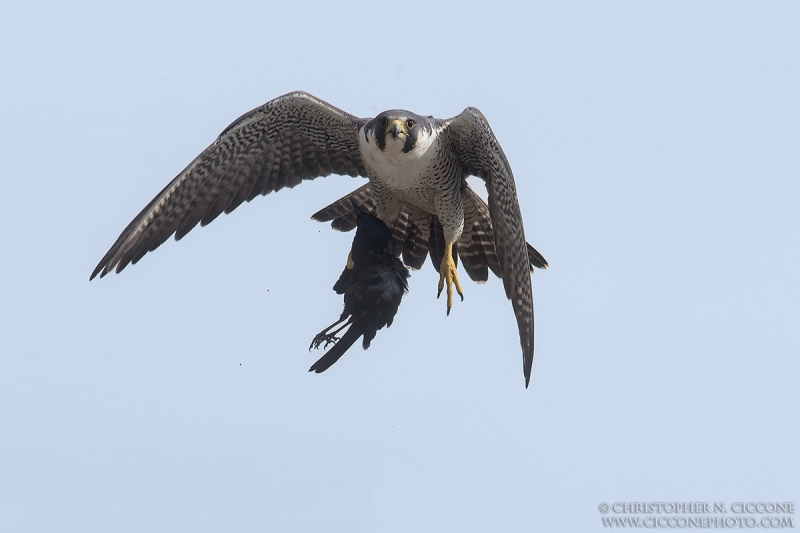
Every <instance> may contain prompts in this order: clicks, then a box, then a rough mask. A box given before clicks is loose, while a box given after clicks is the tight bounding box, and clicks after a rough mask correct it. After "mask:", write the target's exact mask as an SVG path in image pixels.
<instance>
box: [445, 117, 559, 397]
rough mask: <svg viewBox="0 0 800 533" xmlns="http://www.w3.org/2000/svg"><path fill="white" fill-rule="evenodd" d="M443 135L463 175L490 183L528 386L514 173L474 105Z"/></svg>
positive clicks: (523, 247)
mask: <svg viewBox="0 0 800 533" xmlns="http://www.w3.org/2000/svg"><path fill="white" fill-rule="evenodd" d="M443 133H444V134H445V135H447V136H448V139H449V141H450V143H451V144H452V146H453V147H454V150H455V152H456V154H457V155H458V158H459V160H460V162H461V164H462V166H463V168H464V170H465V172H466V173H468V174H470V175H473V176H478V177H479V178H481V179H483V180H484V182H486V189H487V191H488V193H489V215H490V217H491V221H492V230H493V233H494V249H495V251H496V253H497V261H498V263H499V266H500V277H501V278H502V279H503V286H504V287H505V291H506V296H507V297H508V299H510V300H511V306H512V307H513V308H514V314H515V315H516V318H517V326H518V328H519V339H520V344H521V346H522V366H523V372H524V373H525V386H526V387H527V386H528V383H529V382H530V377H531V367H532V366H533V292H532V290H531V274H530V272H531V271H530V267H531V261H530V259H529V257H528V245H527V243H526V241H525V232H524V230H523V228H522V214H521V213H520V209H519V201H518V200H517V188H516V186H515V185H514V175H513V174H512V173H511V167H510V166H509V164H508V160H507V159H506V156H505V154H504V153H503V149H502V148H500V144H499V143H498V142H497V139H496V138H495V136H494V133H492V130H491V128H490V127H489V123H488V122H487V121H486V119H485V118H484V116H483V114H482V113H481V112H480V111H478V110H477V109H475V108H474V107H470V108H467V109H465V110H464V112H463V113H461V114H460V115H458V116H457V117H454V118H452V119H449V120H447V121H445V129H444V130H443ZM537 260H538V258H537ZM536 262H538V261H534V263H536ZM542 262H543V258H542ZM546 264H547V263H546V262H544V265H546Z"/></svg>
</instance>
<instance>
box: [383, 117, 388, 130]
mask: <svg viewBox="0 0 800 533" xmlns="http://www.w3.org/2000/svg"><path fill="white" fill-rule="evenodd" d="M388 125H389V119H387V118H386V117H384V118H382V119H381V128H385V127H386V126H388Z"/></svg>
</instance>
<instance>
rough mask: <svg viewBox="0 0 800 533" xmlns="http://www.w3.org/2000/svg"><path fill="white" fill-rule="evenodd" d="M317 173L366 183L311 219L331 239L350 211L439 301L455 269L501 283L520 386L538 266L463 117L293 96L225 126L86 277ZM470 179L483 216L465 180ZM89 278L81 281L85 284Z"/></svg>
mask: <svg viewBox="0 0 800 533" xmlns="http://www.w3.org/2000/svg"><path fill="white" fill-rule="evenodd" d="M329 174H343V175H350V176H354V177H355V176H362V177H365V178H368V179H369V183H367V184H366V185H363V186H362V187H360V188H359V189H357V190H355V191H354V192H353V193H351V194H350V195H348V197H345V198H343V199H341V200H339V201H337V202H334V203H333V204H331V205H330V206H328V207H327V208H325V209H323V210H321V211H320V212H318V213H316V214H315V215H314V217H313V218H315V219H316V220H321V221H329V220H332V221H333V226H334V227H336V228H338V229H352V228H353V227H354V226H355V217H356V215H355V213H354V207H353V203H355V204H356V205H357V206H359V207H360V208H361V209H363V210H365V211H368V212H370V213H374V214H375V215H376V216H377V217H378V218H380V219H381V220H383V221H384V222H385V223H386V225H387V226H388V227H389V228H390V229H391V231H392V236H393V238H394V240H395V242H396V243H397V246H396V251H397V252H398V253H401V251H402V257H403V261H404V262H405V264H406V265H408V266H409V267H412V268H420V267H421V266H422V264H423V262H424V261H425V256H426V255H428V254H430V256H431V260H432V262H433V265H434V267H435V268H436V269H437V270H438V271H439V274H440V277H439V286H438V289H439V294H441V292H442V289H443V288H445V287H446V288H447V310H448V314H449V311H450V308H451V307H452V305H453V285H455V288H456V291H457V292H458V293H459V295H460V296H461V297H462V299H463V292H462V290H461V284H460V283H459V280H458V274H457V272H456V260H457V259H458V258H460V259H461V264H462V265H463V267H464V270H465V271H466V272H467V274H468V275H469V277H470V278H472V279H473V280H474V281H476V282H479V283H481V282H485V281H486V280H487V279H488V272H489V270H491V271H492V272H493V273H494V274H495V275H496V276H498V277H500V278H501V279H502V280H503V286H504V288H505V293H506V297H507V298H509V299H510V300H511V305H512V307H513V309H514V314H515V316H516V319H517V326H518V329H519V338H520V344H521V346H522V362H523V372H524V375H525V386H526V387H527V386H528V383H529V381H530V374H531V366H532V364H533V293H532V290H531V276H530V275H531V272H532V270H533V268H532V267H539V268H545V267H547V261H545V259H544V257H542V255H541V254H539V252H537V251H536V250H535V249H534V248H533V247H532V246H531V245H530V244H527V243H526V242H525V232H524V230H523V227H522V215H521V213H520V207H519V202H518V200H517V191H516V186H515V184H514V176H513V174H512V173H511V167H510V166H509V164H508V160H507V159H506V156H505V154H504V153H503V150H502V149H501V148H500V143H499V142H498V141H497V139H496V138H495V136H494V134H493V133H492V130H491V128H490V127H489V123H488V122H487V121H486V119H485V118H484V117H483V115H482V114H481V112H480V111H478V110H477V109H475V108H473V107H469V108H467V109H465V110H464V111H463V112H462V113H461V114H460V115H458V116H456V117H453V118H449V119H437V118H433V117H424V116H420V115H417V114H415V113H412V112H410V111H403V110H398V109H394V110H390V111H384V112H383V113H380V114H379V115H378V116H376V117H375V118H372V119H367V118H358V117H355V116H353V115H350V114H348V113H345V112H344V111H342V110H341V109H338V108H336V107H334V106H332V105H330V104H328V103H326V102H323V101H322V100H320V99H318V98H316V97H314V96H312V95H310V94H308V93H304V92H294V93H290V94H287V95H284V96H281V97H279V98H276V99H274V100H272V101H270V102H267V103H266V104H264V105H262V106H260V107H257V108H256V109H254V110H252V111H250V112H248V113H245V114H244V115H242V116H241V117H239V118H238V119H236V120H235V121H234V122H233V123H232V124H231V125H230V126H228V127H227V128H225V130H223V132H222V133H221V134H220V135H219V137H217V139H216V140H215V141H214V142H213V143H211V145H210V146H209V147H208V148H206V149H205V150H203V152H201V153H200V155H198V156H197V157H196V158H195V160H194V161H192V162H191V163H189V166H187V167H186V168H185V169H184V170H183V171H181V173H180V174H178V175H177V176H176V177H175V179H173V180H172V181H171V182H170V183H169V184H168V185H167V186H166V187H165V188H164V189H163V190H162V191H161V192H160V193H158V195H156V197H155V198H153V200H152V201H151V202H150V203H149V204H147V206H146V207H145V208H144V209H143V210H142V212H141V213H139V214H138V215H137V216H136V218H134V219H133V221H132V222H131V223H130V224H129V225H128V227H126V228H125V230H123V232H122V234H121V235H120V236H119V238H118V239H117V241H116V242H115V243H114V245H113V246H112V247H111V249H110V250H109V251H108V253H106V255H105V256H104V257H103V259H101V260H100V263H99V264H98V265H97V267H96V268H95V269H94V272H92V275H91V278H94V277H95V276H97V275H98V274H99V275H100V276H101V277H102V276H104V275H105V274H107V273H108V272H110V271H112V270H116V271H117V272H120V271H121V270H122V269H124V268H125V267H126V266H127V265H128V264H129V263H136V262H137V261H138V260H139V259H141V258H142V257H143V256H144V255H145V254H146V253H147V252H150V251H153V250H155V249H156V248H158V246H159V245H161V244H162V243H163V242H164V241H166V240H167V239H168V238H169V237H170V236H171V235H175V239H176V240H179V239H181V238H182V237H183V236H184V235H186V233H188V232H189V231H190V230H191V229H192V228H194V227H195V226H196V225H197V224H198V223H199V224H200V225H206V224H208V223H209V222H211V221H212V220H214V219H215V218H216V217H217V216H219V215H220V214H221V213H223V212H225V213H230V212H231V211H233V210H234V209H236V208H237V207H238V206H239V205H241V204H242V202H244V201H245V200H247V201H250V200H252V199H253V198H255V197H256V196H258V195H265V194H268V193H270V192H274V191H279V190H281V189H283V188H284V187H294V186H295V185H298V184H299V183H301V182H302V181H303V180H311V179H314V178H317V177H320V176H327V175H329ZM470 175H472V176H478V177H479V178H482V179H483V181H484V182H485V184H486V189H487V191H488V193H489V204H488V206H487V205H486V203H484V202H483V200H482V199H481V198H480V197H479V196H477V195H476V194H475V192H474V191H473V190H472V189H471V188H470V187H469V185H468V184H467V182H466V177H467V176H470ZM91 278H90V279H91Z"/></svg>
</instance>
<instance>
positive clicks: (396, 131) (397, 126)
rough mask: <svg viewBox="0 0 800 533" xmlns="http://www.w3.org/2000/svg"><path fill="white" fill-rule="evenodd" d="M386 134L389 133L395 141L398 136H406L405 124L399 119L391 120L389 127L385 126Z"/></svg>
mask: <svg viewBox="0 0 800 533" xmlns="http://www.w3.org/2000/svg"><path fill="white" fill-rule="evenodd" d="M386 133H390V134H391V135H392V138H394V139H397V137H398V136H399V135H400V134H403V135H406V136H407V135H408V131H407V130H406V125H405V123H404V122H403V121H402V120H399V119H394V120H392V121H391V122H390V123H389V125H388V126H386Z"/></svg>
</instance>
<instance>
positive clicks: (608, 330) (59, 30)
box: [0, 1, 800, 532]
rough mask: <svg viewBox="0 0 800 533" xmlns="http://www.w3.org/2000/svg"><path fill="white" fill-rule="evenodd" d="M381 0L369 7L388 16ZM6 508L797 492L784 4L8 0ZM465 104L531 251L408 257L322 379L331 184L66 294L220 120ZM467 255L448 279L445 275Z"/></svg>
mask: <svg viewBox="0 0 800 533" xmlns="http://www.w3.org/2000/svg"><path fill="white" fill-rule="evenodd" d="M389 5H390V6H391V7H381V6H389ZM0 78H2V80H3V81H2V83H0V102H2V103H0V123H2V126H3V127H2V128H0V146H2V159H3V170H2V174H0V176H2V177H1V178H0V179H1V180H2V181H1V183H2V198H3V199H4V207H3V209H0V227H2V230H0V248H1V249H2V250H3V252H2V254H0V272H2V274H3V275H2V277H0V296H1V298H0V324H1V325H0V331H2V337H1V338H2V345H1V346H2V347H1V348H0V350H1V351H2V354H1V355H0V530H3V531H76V532H90V531H102V532H107V531H115V532H116V531H131V532H140V531H165V532H166V531H168V532H176V531H187V532H202V531H270V530H272V531H346V532H356V531H364V532H394V531H397V532H408V531H421V532H424V531H458V532H468V531H508V532H512V531H514V532H516V531H519V532H530V531H593V530H600V529H604V528H602V524H601V521H600V517H601V514H600V513H599V511H598V505H599V504H600V503H601V502H609V503H613V502H617V501H712V502H714V501H716V502H728V503H732V502H735V501H794V502H797V501H799V500H800V490H799V489H798V487H800V484H798V478H799V477H800V476H799V475H800V459H799V458H798V452H797V450H798V449H800V429H799V428H800V424H798V414H797V405H800V393H799V392H798V376H799V375H800V362H798V353H800V332H799V331H798V330H800V328H798V322H799V321H800V283H798V274H797V273H798V264H800V238H798V223H800V215H799V214H798V203H799V202H800V158H798V147H800V126H799V125H800V103H798V102H799V98H798V95H800V4H798V3H796V2H722V1H719V2H697V1H692V2H616V1H615V2H602V1H601V2H591V3H582V2H550V3H541V2H527V1H525V2H522V1H520V2H480V3H469V2H467V3H464V2H452V3H440V2H432V3H426V2H414V1H406V2H396V3H392V4H379V3H359V2H337V3H327V2H319V3H315V2H309V3H304V4H300V3H296V4H291V5H290V3H288V2H287V3H281V4H279V5H278V4H274V3H270V2H252V3H246V2H233V3H224V5H223V3H220V2H216V3H202V2H201V3H197V2H184V3H169V4H164V3H163V2H139V3H136V5H135V6H134V5H133V4H131V5H130V6H127V7H120V6H117V7H115V6H113V5H110V4H109V3H107V2H69V3H59V2H50V3H48V2H40V3H36V2H29V3H22V2H19V3H18V4H17V5H15V6H4V7H3V8H0ZM297 89H301V90H305V91H309V92H311V93H313V94H314V95H316V96H318V97H320V98H323V99H324V100H327V101H329V102H330V103H332V104H334V105H336V106H339V107H341V108H342V109H344V110H346V111H348V112H351V113H353V114H356V115H359V116H362V117H367V116H373V115H375V114H377V113H378V112H380V111H382V110H384V109H391V108H405V109H410V110H412V111H415V112H417V113H419V114H425V115H427V114H432V115H435V116H438V117H449V116H453V115H456V114H458V113H460V112H461V111H462V110H463V109H464V108H465V107H467V106H476V107H478V108H479V109H481V111H483V113H484V114H485V115H486V117H487V118H488V120H489V122H490V123H491V125H492V128H493V129H494V132H495V134H496V135H497V137H498V139H499V140H500V142H501V143H502V146H503V148H504V150H505V153H506V155H507V156H508V159H509V161H510V163H511V166H512V168H513V170H514V174H515V177H516V180H517V188H518V192H519V198H520V204H521V207H522V213H523V217H524V219H525V229H526V234H527V237H528V240H529V241H530V242H531V243H532V244H533V245H534V246H535V247H536V248H538V249H539V250H540V251H541V252H542V253H543V254H544V256H545V257H546V258H547V259H548V261H549V262H550V265H551V267H550V269H548V270H547V271H545V272H536V274H535V275H534V276H533V287H534V294H535V302H536V359H535V361H534V366H533V374H532V379H531V385H530V388H529V389H528V390H525V388H524V380H523V377H522V364H521V355H520V348H519V341H518V337H517V332H516V324H515V322H514V318H513V313H512V311H511V306H510V304H509V303H508V302H507V301H506V300H505V298H504V295H503V291H502V285H501V283H500V282H499V280H497V279H491V280H490V281H489V283H487V284H486V285H483V286H479V285H476V284H474V283H471V282H466V283H465V285H464V289H465V300H464V302H463V303H462V302H458V301H457V302H456V303H455V306H454V309H453V312H452V313H451V315H450V316H449V317H446V316H445V304H444V301H442V300H436V299H435V295H436V282H437V275H436V274H435V272H434V270H433V268H432V267H431V265H430V264H429V263H428V264H426V266H425V268H424V269H423V270H422V271H420V272H416V273H414V274H413V275H412V278H411V280H410V287H411V291H410V293H409V294H408V295H407V296H406V298H405V299H404V301H403V304H402V305H401V307H400V311H399V313H398V316H397V319H396V321H395V324H394V325H393V326H392V327H391V328H390V329H388V330H384V331H381V332H379V334H378V336H377V338H376V339H375V341H374V342H373V344H372V347H371V348H370V350H369V351H367V352H364V351H362V350H361V349H360V348H358V347H355V348H353V349H351V351H350V352H348V353H347V354H346V355H345V356H344V357H343V358H342V359H341V360H340V361H339V362H338V363H337V364H336V365H335V366H334V367H332V368H331V369H330V370H329V371H328V372H326V373H324V374H321V375H315V374H309V373H307V369H308V367H309V366H310V365H311V363H312V362H313V361H315V360H316V358H317V357H318V356H319V354H318V353H312V354H309V353H308V351H307V348H308V344H309V342H310V341H311V338H312V337H313V336H314V334H315V333H317V332H318V331H319V330H320V329H322V328H323V327H325V326H327V325H328V324H329V323H330V322H332V321H333V320H334V319H335V318H336V317H337V316H338V314H339V312H340V310H341V298H340V297H339V296H337V295H336V294H334V293H333V291H332V290H331V286H332V285H333V283H334V282H335V281H336V278H337V276H338V274H339V272H340V270H341V268H342V266H343V264H344V259H345V257H346V254H347V251H348V249H349V245H350V240H351V238H352V234H340V233H336V232H334V231H333V230H331V229H330V227H329V226H327V225H323V224H319V223H316V222H313V221H311V220H310V218H309V217H310V215H311V214H312V213H314V212H315V211H316V210H317V209H319V208H321V207H324V206H325V205H327V204H328V203H329V202H330V201H332V200H334V199H336V198H338V197H339V196H340V195H342V194H344V193H346V192H348V191H349V190H352V189H353V188H355V187H356V186H358V185H359V184H360V183H361V181H360V180H356V179H352V178H349V177H337V176H331V177H329V178H326V179H320V180H317V181H314V182H310V183H304V184H302V185H301V186H299V187H297V188H296V189H293V190H285V191H281V192H279V193H277V194H273V195H269V196H267V197H265V198H261V197H259V198H258V199H256V200H254V201H253V202H252V203H251V204H247V205H244V206H242V207H240V208H239V209H238V210H237V211H235V212H234V213H232V214H231V215H229V216H225V217H221V218H219V219H218V220H216V221H215V222H214V223H213V224H211V225H210V226H208V227H206V228H202V229H195V230H194V231H192V232H191V233H190V234H189V235H188V236H187V237H186V238H185V239H184V240H182V241H181V242H179V243H176V242H174V241H171V240H170V241H168V242H167V243H165V244H164V245H163V246H162V247H161V248H159V249H158V250H157V251H156V252H155V253H152V254H149V255H148V256H146V257H145V258H144V259H143V260H142V261H141V262H140V263H138V264H137V265H134V266H131V267H129V268H128V269H126V270H125V272H123V273H122V274H121V275H112V276H108V277H106V278H104V279H102V280H95V281H93V282H91V283H89V282H88V276H89V274H90V273H91V271H92V269H93V267H94V266H95V264H96V263H97V261H98V260H99V259H100V258H101V257H102V255H103V254H104V253H105V251H106V250H107V249H108V248H109V247H110V245H111V244H112V243H113V242H114V239H116V237H117V235H118V234H119V232H120V231H121V230H122V229H123V228H124V227H125V226H126V225H127V224H128V222H129V221H130V220H131V219H132V218H133V216H134V215H136V213H138V212H139V210H140V209H141V208H142V207H143V206H144V205H145V204H146V203H147V202H148V201H149V200H150V199H151V198H152V197H153V196H154V195H155V194H156V193H157V192H158V191H159V190H161V188H162V187H163V186H164V185H165V184H166V183H167V182H169V181H170V180H171V179H172V178H173V177H174V176H175V174H177V173H178V172H179V171H180V170H182V169H183V168H184V166H185V165H186V164H187V163H188V162H189V161H191V160H192V158H194V157H195V156H196V155H197V154H198V153H199V152H200V151H201V150H202V149H203V148H205V147H206V146H207V145H208V144H209V143H210V142H211V141H213V140H214V138H215V137H216V135H217V134H218V133H219V132H220V131H221V130H222V129H223V128H224V127H226V126H227V125H228V124H229V123H230V122H231V121H232V120H233V119H235V118H236V117H237V116H239V115H240V114H241V113H243V112H245V111H248V110H249V109H251V108H253V107H255V106H257V105H260V104H262V103H264V102H266V101H268V100H270V99H272V98H274V97H277V96H279V95H281V94H284V93H286V92H288V91H291V90H297ZM462 278H463V279H466V276H465V275H464V274H463V273H462Z"/></svg>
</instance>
